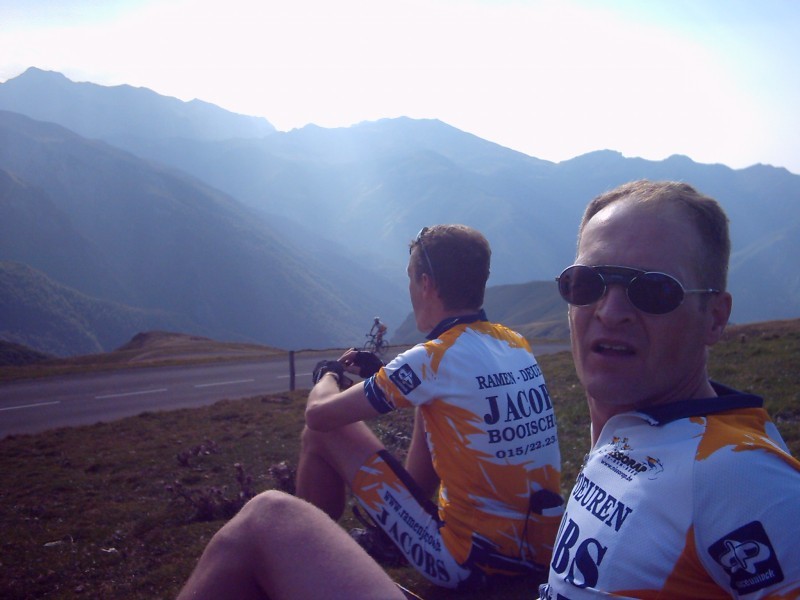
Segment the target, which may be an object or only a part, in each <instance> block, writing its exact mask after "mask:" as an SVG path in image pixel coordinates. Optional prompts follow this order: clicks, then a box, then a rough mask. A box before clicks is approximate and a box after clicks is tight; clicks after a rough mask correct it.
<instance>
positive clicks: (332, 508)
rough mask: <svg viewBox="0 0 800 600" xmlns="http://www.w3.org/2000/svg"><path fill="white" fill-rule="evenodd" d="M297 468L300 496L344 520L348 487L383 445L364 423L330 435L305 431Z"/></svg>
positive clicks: (335, 518)
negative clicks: (342, 517)
mask: <svg viewBox="0 0 800 600" xmlns="http://www.w3.org/2000/svg"><path fill="white" fill-rule="evenodd" d="M301 442H302V444H301V448H300V460H299V464H298V467H297V495H298V496H299V497H300V498H303V499H304V500H308V501H309V502H311V503H312V504H313V505H314V506H317V507H319V508H321V509H322V510H323V511H325V512H326V513H327V514H328V516H329V517H331V518H332V519H333V520H334V521H338V520H339V518H340V517H341V516H342V513H343V512H344V507H345V499H346V495H345V493H346V486H347V485H349V484H350V483H351V482H352V481H353V478H354V477H355V474H356V473H357V472H358V470H359V469H360V468H361V466H362V465H363V464H364V463H365V462H366V461H367V459H368V458H369V457H370V456H372V455H373V454H375V452H377V451H378V450H381V449H383V444H381V442H380V440H378V438H377V437H376V436H375V434H374V433H372V431H371V430H370V428H369V427H367V425H366V424H364V423H362V422H358V423H351V424H350V425H345V426H344V427H340V428H339V429H335V430H333V431H329V432H321V431H314V430H311V429H308V428H307V427H306V428H305V429H303V434H302V439H301Z"/></svg>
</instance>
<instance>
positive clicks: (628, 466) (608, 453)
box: [601, 436, 664, 481]
mask: <svg viewBox="0 0 800 600" xmlns="http://www.w3.org/2000/svg"><path fill="white" fill-rule="evenodd" d="M602 452H603V458H602V460H601V464H602V465H603V466H605V467H606V468H608V469H610V470H612V471H613V472H614V473H616V474H617V475H619V476H620V477H621V478H622V479H624V480H626V481H633V478H634V477H637V476H639V475H641V474H646V477H647V478H648V479H656V478H657V477H658V476H659V475H661V473H663V472H664V465H663V463H662V462H661V460H660V459H659V458H656V457H653V456H646V457H645V458H644V459H643V460H642V459H636V458H633V456H631V454H632V452H633V447H632V446H631V445H630V444H629V443H628V438H622V437H617V436H614V437H613V438H612V440H611V443H610V444H608V446H607V447H606V448H605V449H603V451H602Z"/></svg>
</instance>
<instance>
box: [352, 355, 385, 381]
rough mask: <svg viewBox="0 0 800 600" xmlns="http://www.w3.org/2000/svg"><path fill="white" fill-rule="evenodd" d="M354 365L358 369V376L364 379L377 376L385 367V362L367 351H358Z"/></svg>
mask: <svg viewBox="0 0 800 600" xmlns="http://www.w3.org/2000/svg"><path fill="white" fill-rule="evenodd" d="M353 363H354V364H355V365H356V366H357V367H358V376H359V377H363V378H364V379H366V378H367V377H372V376H373V375H375V373H377V372H378V371H380V368H381V367H382V366H383V361H382V360H381V359H380V358H378V357H377V356H375V355H374V354H373V353H372V352H367V351H365V350H359V351H358V354H356V357H355V359H353Z"/></svg>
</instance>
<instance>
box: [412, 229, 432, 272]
mask: <svg viewBox="0 0 800 600" xmlns="http://www.w3.org/2000/svg"><path fill="white" fill-rule="evenodd" d="M427 232H428V228H427V227H423V228H422V229H420V230H419V233H418V234H417V237H416V238H414V243H413V244H411V247H410V248H409V249H408V253H409V254H411V252H412V251H413V250H414V246H419V247H420V248H421V249H422V254H424V255H425V260H426V261H427V263H428V269H429V270H430V274H431V279H436V276H435V275H434V274H433V264H431V257H430V256H429V255H428V251H427V250H425V244H423V243H422V236H424V235H425V234H426V233H427Z"/></svg>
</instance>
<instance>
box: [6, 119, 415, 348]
mask: <svg viewBox="0 0 800 600" xmlns="http://www.w3.org/2000/svg"><path fill="white" fill-rule="evenodd" d="M33 182H35V183H33ZM0 193H3V195H2V196H0V224H1V225H0V231H2V233H3V236H2V238H0V250H2V254H1V255H0V259H12V260H15V261H17V262H21V263H25V264H28V265H30V266H31V267H33V268H35V269H37V270H40V271H41V272H43V273H46V274H47V276H48V277H49V278H52V279H54V280H55V281H57V282H59V283H61V284H62V285H67V286H70V287H72V288H73V289H74V290H76V291H80V292H81V293H83V294H87V295H88V296H90V297H92V298H94V299H96V300H104V301H108V302H114V303H118V304H122V305H125V306H127V307H130V308H137V309H143V310H146V311H164V312H167V313H169V314H174V315H179V316H181V317H182V320H181V322H182V324H183V326H184V328H183V329H182V330H183V331H185V332H187V333H200V334H203V335H209V336H213V337H216V338H217V339H222V340H232V341H254V342H259V343H265V344H267V343H271V344H272V345H275V346H278V347H284V348H289V349H291V348H299V347H304V346H311V347H325V346H327V345H329V344H337V345H340V346H343V345H347V344H349V343H351V342H352V339H353V336H354V331H357V330H360V329H361V328H363V327H368V323H369V319H370V318H371V317H369V316H368V315H372V314H374V313H375V312H377V310H378V308H382V309H383V310H385V311H386V313H387V314H388V315H391V316H392V317H393V318H399V316H400V314H401V313H402V311H404V310H405V307H406V306H407V304H406V303H405V302H404V301H403V299H401V297H400V296H399V294H397V293H396V290H397V289H398V288H399V285H400V284H399V283H392V282H386V281H383V280H381V279H380V278H376V277H372V278H368V277H367V276H366V273H365V272H363V271H362V269H361V267H359V265H358V264H356V263H355V262H352V260H351V259H349V258H347V257H346V256H343V255H339V254H336V253H335V252H334V251H332V250H331V249H329V251H328V254H327V255H326V256H317V255H314V254H310V253H309V252H308V250H307V249H306V248H304V247H303V244H302V240H299V241H298V240H294V239H292V238H291V237H290V236H288V235H287V234H286V233H284V232H283V231H281V230H278V229H276V228H275V227H274V226H273V225H271V224H270V223H269V222H268V221H267V219H265V218H264V217H263V216H261V215H258V214H255V213H254V212H253V211H252V209H248V208H247V207H244V206H242V205H241V204H240V203H238V202H236V201H235V200H233V199H232V198H230V197H228V196H226V195H225V194H222V193H221V192H218V191H216V190H213V189H211V188H209V187H207V186H206V185H205V184H202V183H201V182H199V181H197V180H195V179H193V178H191V177H189V176H186V175H184V174H182V173H178V172H175V171H170V170H167V169H164V168H160V167H155V166H153V165H152V164H150V163H147V162H145V161H143V160H142V159H139V158H137V157H134V156H133V155H130V154H128V153H126V152H123V151H121V150H118V149H116V148H113V147H111V146H108V145H107V144H105V143H102V142H96V141H90V140H86V139H84V138H81V137H79V136H77V135H76V134H74V133H72V132H70V131H68V130H66V129H63V128H61V127H59V126H56V125H52V124H47V123H42V122H39V121H33V120H31V119H29V118H27V117H24V116H22V115H19V114H15V113H10V112H3V111H0ZM285 230H286V231H289V228H285ZM339 286H341V289H340V288H339ZM12 291H13V288H9V289H8V290H7V291H6V293H7V294H10V293H12ZM5 321H6V316H5V315H2V313H0V329H3V330H5V329H6V323H5ZM154 328H164V325H163V323H162V324H159V323H152V324H149V325H148V324H147V323H142V324H141V325H140V326H139V328H138V329H137V330H136V331H141V330H146V329H154ZM171 328H172V329H176V327H174V326H173V327H171ZM136 331H129V332H126V334H125V335H124V336H123V337H125V338H130V337H131V336H132V335H133V334H134V333H136ZM17 339H19V338H15V340H17ZM19 341H24V338H23V339H20V340H19ZM121 341H122V340H116V341H115V342H114V343H121ZM28 345H31V347H33V348H35V349H39V350H47V351H50V352H54V353H56V352H60V353H63V350H60V349H59V350H57V349H54V348H52V347H44V346H42V345H41V344H38V345H37V344H31V343H28ZM103 348H104V349H110V348H108V347H107V345H106V344H103ZM82 350H83V348H81V351H82ZM76 351H77V349H76Z"/></svg>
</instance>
